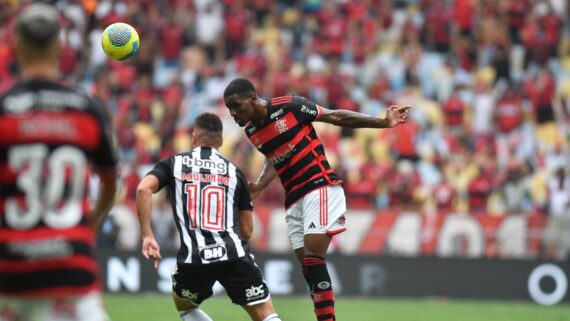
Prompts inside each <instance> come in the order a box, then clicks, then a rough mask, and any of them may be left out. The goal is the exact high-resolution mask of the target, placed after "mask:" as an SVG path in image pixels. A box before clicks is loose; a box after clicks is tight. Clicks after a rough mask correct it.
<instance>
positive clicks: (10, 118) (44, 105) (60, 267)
mask: <svg viewBox="0 0 570 321" xmlns="http://www.w3.org/2000/svg"><path fill="white" fill-rule="evenodd" d="M0 128H1V131H2V134H1V135H0V293H3V294H9V295H21V296H43V297H50V296H65V295H72V294H79V293H85V292H87V291H90V290H93V289H99V288H100V284H99V270H98V267H97V261H96V259H95V255H94V245H95V236H94V233H93V231H92V229H91V227H90V225H89V217H88V213H89V207H90V206H89V199H88V189H87V188H88V180H89V174H90V169H91V166H98V167H100V168H114V167H115V166H116V164H117V155H116V152H115V150H114V148H113V147H112V137H111V124H110V119H109V116H108V113H107V112H106V111H105V109H104V107H103V106H102V105H100V104H99V103H97V102H96V101H95V100H94V99H92V98H90V97H88V96H87V95H85V94H82V93H80V92H78V91H77V90H74V89H72V88H69V87H66V86H64V85H62V84H60V83H56V82H48V81H40V80H31V81H25V82H21V83H17V84H16V85H15V86H14V87H12V88H11V89H10V90H8V91H7V92H6V93H4V94H2V95H0Z"/></svg>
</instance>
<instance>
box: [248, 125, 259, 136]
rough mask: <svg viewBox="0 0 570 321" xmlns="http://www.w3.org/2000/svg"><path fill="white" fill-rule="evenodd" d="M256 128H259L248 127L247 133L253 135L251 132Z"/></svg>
mask: <svg viewBox="0 0 570 321" xmlns="http://www.w3.org/2000/svg"><path fill="white" fill-rule="evenodd" d="M256 130H257V128H256V127H255V126H251V128H248V129H247V133H248V134H250V135H251V134H253V133H254V132H255V131H256Z"/></svg>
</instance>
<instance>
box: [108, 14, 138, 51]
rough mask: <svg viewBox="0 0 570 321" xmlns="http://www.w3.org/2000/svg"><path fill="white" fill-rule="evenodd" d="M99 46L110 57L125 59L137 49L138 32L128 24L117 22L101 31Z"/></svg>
mask: <svg viewBox="0 0 570 321" xmlns="http://www.w3.org/2000/svg"><path fill="white" fill-rule="evenodd" d="M101 46H102V47H103V51H105V53H106V54H107V56H109V57H111V58H112V59H115V60H125V59H127V58H129V57H132V56H134V55H135V54H136V53H137V51H138V50H139V46H140V40H139V34H138V33H137V31H136V30H135V28H133V27H131V26H130V25H128V24H126V23H122V22H117V23H114V24H112V25H110V26H108V27H107V28H106V29H105V31H103V37H101Z"/></svg>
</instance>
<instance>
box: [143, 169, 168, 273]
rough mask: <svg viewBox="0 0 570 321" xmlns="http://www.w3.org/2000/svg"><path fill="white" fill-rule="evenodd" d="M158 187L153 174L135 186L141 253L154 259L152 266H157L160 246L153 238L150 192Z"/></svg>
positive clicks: (153, 191)
mask: <svg viewBox="0 0 570 321" xmlns="http://www.w3.org/2000/svg"><path fill="white" fill-rule="evenodd" d="M158 188H159V182H158V178H156V176H154V175H147V176H145V177H144V178H143V180H142V181H141V182H140V183H139V185H138V186H137V214H138V215H139V222H140V225H141V235H142V241H143V242H142V254H143V255H144V257H146V258H147V259H149V258H150V259H154V268H155V269H156V268H158V261H159V260H160V259H161V258H162V257H161V255H160V246H158V243H157V242H156V240H155V239H154V233H153V232H152V225H151V222H150V216H151V213H152V194H153V193H155V192H157V191H158Z"/></svg>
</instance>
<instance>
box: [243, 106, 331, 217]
mask: <svg viewBox="0 0 570 321" xmlns="http://www.w3.org/2000/svg"><path fill="white" fill-rule="evenodd" d="M318 116H319V106H318V105H316V104H315V103H313V102H312V101H310V100H308V99H305V98H303V97H299V96H283V97H277V98H272V99H271V100H270V101H269V103H268V106H267V116H266V117H265V119H263V121H262V123H261V124H254V123H251V122H250V123H248V124H247V126H246V127H245V133H246V135H247V137H248V138H249V140H250V141H251V142H252V143H253V145H254V146H255V147H256V148H257V150H259V151H260V152H262V153H263V154H264V155H265V157H267V159H268V160H269V162H271V164H272V165H273V167H274V168H275V169H276V171H277V174H278V175H279V178H280V179H281V183H282V184H283V187H284V188H285V192H286V194H287V195H286V198H285V207H290V206H291V205H292V204H293V203H295V201H297V200H298V199H299V198H301V197H302V196H303V195H305V194H307V193H309V192H311V191H313V190H315V189H317V188H319V187H321V186H326V185H336V184H341V183H342V180H340V179H339V178H338V176H337V175H336V174H335V173H334V171H333V169H332V168H331V166H330V165H329V162H328V160H327V158H326V156H325V149H324V147H323V145H322V143H321V141H320V140H319V138H318V137H317V134H316V132H315V128H314V127H313V124H312V122H313V121H314V120H316V119H317V118H318Z"/></svg>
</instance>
